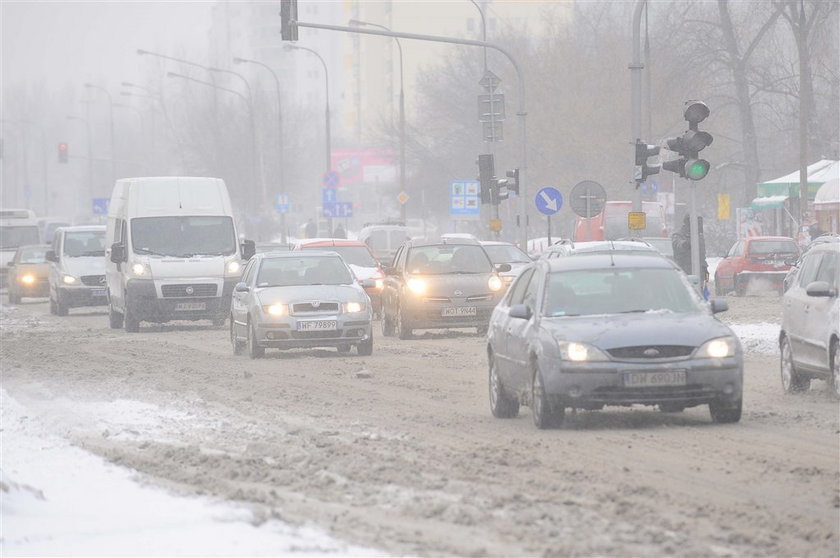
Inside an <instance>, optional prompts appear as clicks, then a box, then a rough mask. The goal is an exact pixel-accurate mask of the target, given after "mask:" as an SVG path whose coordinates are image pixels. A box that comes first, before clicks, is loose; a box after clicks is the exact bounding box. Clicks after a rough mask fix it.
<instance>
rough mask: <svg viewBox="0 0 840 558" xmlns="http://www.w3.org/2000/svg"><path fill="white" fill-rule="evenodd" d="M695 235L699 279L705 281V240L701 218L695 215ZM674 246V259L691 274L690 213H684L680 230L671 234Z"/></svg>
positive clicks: (707, 275)
mask: <svg viewBox="0 0 840 558" xmlns="http://www.w3.org/2000/svg"><path fill="white" fill-rule="evenodd" d="M697 233H698V234H697V236H698V245H699V248H700V250H699V252H700V279H701V280H702V281H703V282H704V283H705V282H706V281H708V279H709V265H708V264H707V263H706V240H705V237H704V236H703V218H702V217H699V216H698V217H697ZM671 245H672V246H673V248H674V261H675V262H677V265H678V266H680V268H682V270H683V271H685V273H686V274H687V275H691V215H690V214H688V213H687V214H686V215H685V218H684V219H683V224H682V227H680V230H678V231H677V232H675V233H674V234H673V235H671Z"/></svg>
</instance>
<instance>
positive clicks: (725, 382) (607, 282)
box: [487, 253, 743, 428]
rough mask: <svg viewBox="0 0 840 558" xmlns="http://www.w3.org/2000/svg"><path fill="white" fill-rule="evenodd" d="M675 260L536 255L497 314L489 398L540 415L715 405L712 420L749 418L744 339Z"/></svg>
mask: <svg viewBox="0 0 840 558" xmlns="http://www.w3.org/2000/svg"><path fill="white" fill-rule="evenodd" d="M726 308H727V307H726V303H725V302H724V301H718V300H713V301H711V303H709V304H706V303H705V302H704V301H703V299H702V298H701V297H700V296H699V295H698V294H697V292H696V291H695V290H694V289H693V288H692V286H691V285H690V283H689V281H688V278H687V277H686V276H685V275H684V274H683V273H682V272H681V271H679V270H678V269H676V268H675V266H674V264H673V262H671V261H670V260H667V259H665V258H662V257H661V256H659V255H651V256H647V255H642V254H632V255H631V254H621V253H613V254H592V255H579V256H576V257H573V258H558V259H551V260H540V261H538V262H536V263H534V264H533V265H532V266H530V267H529V268H527V269H525V270H524V271H523V272H522V273H521V274H520V275H519V277H518V278H517V280H516V281H515V282H514V283H513V285H512V286H511V288H510V290H509V291H508V293H507V295H506V296H505V298H504V299H503V300H502V301H501V302H500V303H499V305H498V306H497V307H496V309H495V310H494V311H493V315H492V317H491V320H490V330H489V333H488V346H487V351H488V357H489V365H490V374H489V380H490V381H489V383H490V405H491V410H492V412H493V415H494V416H496V417H499V418H505V417H513V416H516V415H517V414H518V412H519V405H520V403H521V404H525V405H529V406H530V407H531V410H532V413H533V415H534V422H535V424H536V425H537V427H539V428H547V427H550V426H553V425H558V424H559V423H561V422H562V420H563V416H564V412H565V409H566V408H567V407H571V408H579V409H590V410H596V409H601V408H603V407H604V406H606V405H624V406H628V405H634V404H642V405H658V406H659V408H660V410H662V411H665V412H679V411H682V410H683V409H685V408H686V407H693V406H696V405H701V404H708V405H709V409H710V411H711V415H712V419H713V420H714V421H715V422H737V421H739V420H740V418H741V392H742V383H743V382H742V379H743V356H742V351H741V345H740V342H739V341H738V338H737V337H736V336H735V334H734V333H733V332H732V330H731V329H729V327H727V326H726V325H724V324H722V323H721V322H719V321H718V320H717V319H715V318H714V316H713V313H714V312H717V311H722V310H726Z"/></svg>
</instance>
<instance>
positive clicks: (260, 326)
mask: <svg viewBox="0 0 840 558" xmlns="http://www.w3.org/2000/svg"><path fill="white" fill-rule="evenodd" d="M369 283H371V281H365V282H363V283H362V285H359V284H358V283H357V282H356V278H355V277H353V273H352V272H351V271H350V268H349V267H347V264H345V263H344V260H342V259H341V257H339V256H338V255H337V254H335V253H334V252H322V251H316V250H306V251H294V252H286V253H280V252H273V253H263V254H256V255H254V256H253V257H252V258H251V259H250V260H249V261H248V264H247V265H246V266H245V271H244V272H243V274H242V281H241V282H239V283H237V285H236V287H235V288H234V290H233V298H232V300H231V308H230V340H231V343H232V345H233V352H234V354H240V353H242V352H243V350H246V349H247V351H248V355H249V356H250V357H251V358H260V357H262V356H263V355H264V354H265V350H266V348H270V347H273V348H277V349H292V348H301V347H306V348H308V347H336V348H337V349H338V351H339V352H347V351H349V350H350V348H351V347H356V350H357V351H358V353H359V355H363V356H369V355H370V354H372V353H373V331H372V330H371V309H370V304H369V300H368V296H367V295H366V294H365V291H364V289H363V287H366V286H368V285H369Z"/></svg>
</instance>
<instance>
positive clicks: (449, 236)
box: [440, 233, 478, 240]
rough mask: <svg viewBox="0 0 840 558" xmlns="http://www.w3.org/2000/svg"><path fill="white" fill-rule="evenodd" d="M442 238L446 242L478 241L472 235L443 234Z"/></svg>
mask: <svg viewBox="0 0 840 558" xmlns="http://www.w3.org/2000/svg"><path fill="white" fill-rule="evenodd" d="M440 238H442V239H444V240H478V237H476V236H475V235H474V234H472V233H443V234H442V235H440Z"/></svg>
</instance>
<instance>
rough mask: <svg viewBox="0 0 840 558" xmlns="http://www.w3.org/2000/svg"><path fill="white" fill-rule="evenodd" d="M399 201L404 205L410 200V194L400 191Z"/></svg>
mask: <svg viewBox="0 0 840 558" xmlns="http://www.w3.org/2000/svg"><path fill="white" fill-rule="evenodd" d="M397 201H398V202H400V203H401V204H402V205H405V202H407V201H408V194H407V193H406V192H400V193H399V194H397Z"/></svg>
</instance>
